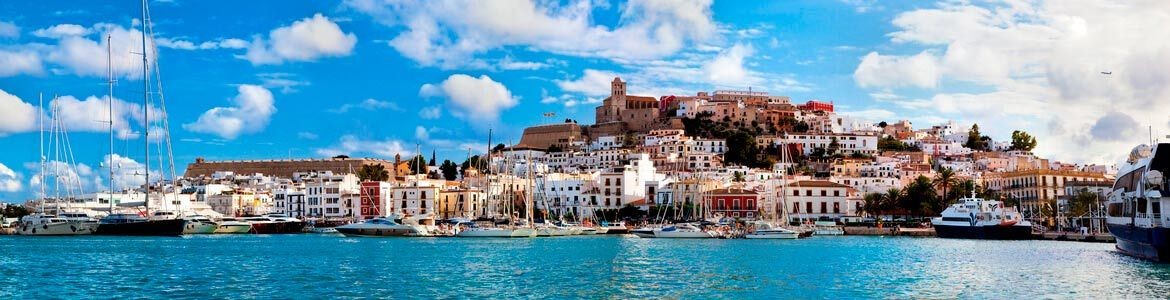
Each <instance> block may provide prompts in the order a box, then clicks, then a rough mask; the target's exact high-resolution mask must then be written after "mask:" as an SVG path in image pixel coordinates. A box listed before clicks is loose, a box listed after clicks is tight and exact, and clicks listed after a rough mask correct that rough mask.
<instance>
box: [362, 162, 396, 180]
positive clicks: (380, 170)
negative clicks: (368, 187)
mask: <svg viewBox="0 0 1170 300" xmlns="http://www.w3.org/2000/svg"><path fill="white" fill-rule="evenodd" d="M357 176H358V179H360V180H361V181H386V180H390V171H387V170H386V166H383V165H381V164H365V165H362V167H361V168H360V169H358V172H357Z"/></svg>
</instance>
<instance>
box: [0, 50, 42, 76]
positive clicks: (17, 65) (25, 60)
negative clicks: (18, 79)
mask: <svg viewBox="0 0 1170 300" xmlns="http://www.w3.org/2000/svg"><path fill="white" fill-rule="evenodd" d="M43 73H44V69H43V67H42V63H41V54H40V53H37V52H36V51H31V50H28V49H20V50H4V49H0V77H9V76H15V75H19V74H31V75H40V74H43Z"/></svg>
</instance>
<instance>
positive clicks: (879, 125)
mask: <svg viewBox="0 0 1170 300" xmlns="http://www.w3.org/2000/svg"><path fill="white" fill-rule="evenodd" d="M886 126H890V124H889V123H886V121H882V122H881V123H878V127H881V128H883V129H884V128H886Z"/></svg>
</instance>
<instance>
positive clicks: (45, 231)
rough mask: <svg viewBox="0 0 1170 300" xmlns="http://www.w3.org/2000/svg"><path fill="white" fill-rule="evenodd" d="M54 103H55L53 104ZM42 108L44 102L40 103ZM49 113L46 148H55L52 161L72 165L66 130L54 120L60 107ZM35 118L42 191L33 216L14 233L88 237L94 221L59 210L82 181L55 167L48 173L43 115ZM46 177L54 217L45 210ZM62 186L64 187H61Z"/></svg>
mask: <svg viewBox="0 0 1170 300" xmlns="http://www.w3.org/2000/svg"><path fill="white" fill-rule="evenodd" d="M53 103H56V101H53ZM41 107H44V101H41ZM52 112H53V118H52V119H53V122H52V125H50V126H49V127H50V129H49V131H50V137H49V145H50V147H49V148H52V149H54V151H52V152H53V154H54V157H55V160H60V161H64V162H66V163H68V164H69V165H73V155H72V154H73V151H72V150H71V149H70V148H71V145H70V143H69V135H68V133H67V131H66V129H65V124H64V122H62V121H61V120H60V119H59V118H57V115H58V113H59V112H60V108H59V107H57V106H54V108H53V109H52ZM37 115H38V116H40V117H39V118H40V119H41V120H40V122H39V123H40V124H41V125H40V126H41V143H40V148H41V178H40V181H41V183H40V186H41V192H40V201H38V202H39V203H40V206H39V207H38V209H37V212H36V213H33V214H30V215H27V216H24V217H21V218H20V226H18V227H17V230H16V233H17V234H19V235H81V234H91V233H93V231H94V229H95V228H96V227H97V224H96V221H95V220H94V219H93V218H90V217H89V216H88V215H86V214H84V213H76V212H64V211H62V208H61V204H60V201H61V200H62V198H68V199H72V198H73V197H75V196H76V194H74V193H73V192H74V189H73V187H76V188H78V189H80V188H81V183H80V182H79V181H80V180H81V179H80V178H77V177H76V176H61V174H62V173H63V172H62V171H61V170H59V167H58V166H57V164H55V165H54V167H53V168H52V170H49V168H48V167H47V166H46V165H45V163H46V158H47V155H46V154H45V142H44V140H45V128H44V127H45V124H44V123H45V122H44V114H43V113H38V114H37ZM48 178H51V179H52V181H51V182H52V183H53V187H54V188H53V190H54V194H55V195H54V197H53V198H52V201H53V204H54V206H55V208H54V210H53V211H54V212H55V214H49V213H46V211H45V204H46V202H48V201H49V200H50V199H48V198H47V197H46V196H47V194H46V191H45V188H46V186H47V185H49V182H50V181H49V180H46V179H48ZM62 184H64V185H65V186H64V187H62ZM62 190H64V195H63V194H62ZM77 192H78V194H80V190H77Z"/></svg>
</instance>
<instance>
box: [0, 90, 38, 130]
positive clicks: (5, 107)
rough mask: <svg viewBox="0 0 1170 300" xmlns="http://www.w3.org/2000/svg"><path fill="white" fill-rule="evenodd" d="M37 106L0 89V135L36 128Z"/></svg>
mask: <svg viewBox="0 0 1170 300" xmlns="http://www.w3.org/2000/svg"><path fill="white" fill-rule="evenodd" d="M37 115H38V112H37V108H36V107H34V106H33V105H32V104H29V103H27V102H24V100H21V99H20V97H17V96H14V95H12V94H9V93H8V92H5V91H4V90H2V89H0V137H2V136H6V135H8V134H12V133H19V132H26V131H31V130H34V129H36V125H37Z"/></svg>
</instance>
